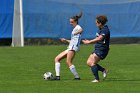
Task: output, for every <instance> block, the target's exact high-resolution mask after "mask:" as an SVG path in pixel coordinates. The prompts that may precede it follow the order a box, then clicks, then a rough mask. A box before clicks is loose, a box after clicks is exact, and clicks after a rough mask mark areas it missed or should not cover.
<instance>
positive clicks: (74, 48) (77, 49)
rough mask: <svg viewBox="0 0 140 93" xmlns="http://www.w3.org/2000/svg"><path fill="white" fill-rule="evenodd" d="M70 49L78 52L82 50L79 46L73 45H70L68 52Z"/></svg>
mask: <svg viewBox="0 0 140 93" xmlns="http://www.w3.org/2000/svg"><path fill="white" fill-rule="evenodd" d="M70 50H74V51H75V52H78V51H79V50H80V48H79V47H72V46H68V48H67V50H66V52H68V51H70Z"/></svg>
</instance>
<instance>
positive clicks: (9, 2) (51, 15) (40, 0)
mask: <svg viewBox="0 0 140 93" xmlns="http://www.w3.org/2000/svg"><path fill="white" fill-rule="evenodd" d="M13 2H14V1H13V0H0V38H7V37H9V38H11V36H12V35H11V34H12V22H13V19H12V17H13ZM139 10H140V0H23V13H24V15H23V16H24V34H25V35H24V36H25V38H61V37H65V38H70V33H71V30H72V27H71V25H70V24H69V18H70V17H71V16H73V15H76V14H78V13H80V11H82V12H83V16H82V18H81V19H80V20H79V24H80V25H81V26H82V27H83V29H84V33H83V36H82V38H94V37H95V33H96V31H97V27H96V25H95V18H96V16H97V15H102V14H103V15H106V16H107V17H108V19H109V22H108V25H109V27H110V31H111V37H140V26H139V24H140V12H139Z"/></svg>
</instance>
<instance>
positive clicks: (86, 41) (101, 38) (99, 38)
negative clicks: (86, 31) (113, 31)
mask: <svg viewBox="0 0 140 93" xmlns="http://www.w3.org/2000/svg"><path fill="white" fill-rule="evenodd" d="M103 38H104V36H103V35H99V36H98V37H96V38H95V39H92V40H82V42H83V43H84V44H94V43H96V42H99V41H101V40H103Z"/></svg>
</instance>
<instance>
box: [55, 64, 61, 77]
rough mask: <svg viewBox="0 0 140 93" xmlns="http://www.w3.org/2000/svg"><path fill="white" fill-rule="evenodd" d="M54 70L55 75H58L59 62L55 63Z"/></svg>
mask: <svg viewBox="0 0 140 93" xmlns="http://www.w3.org/2000/svg"><path fill="white" fill-rule="evenodd" d="M55 72H56V76H60V63H59V62H56V63H55Z"/></svg>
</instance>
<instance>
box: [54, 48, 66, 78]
mask: <svg viewBox="0 0 140 93" xmlns="http://www.w3.org/2000/svg"><path fill="white" fill-rule="evenodd" d="M67 53H68V52H67V50H65V51H63V52H61V53H60V54H58V55H57V56H56V57H55V72H56V78H55V79H56V80H60V61H61V60H62V59H64V58H66V56H67Z"/></svg>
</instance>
